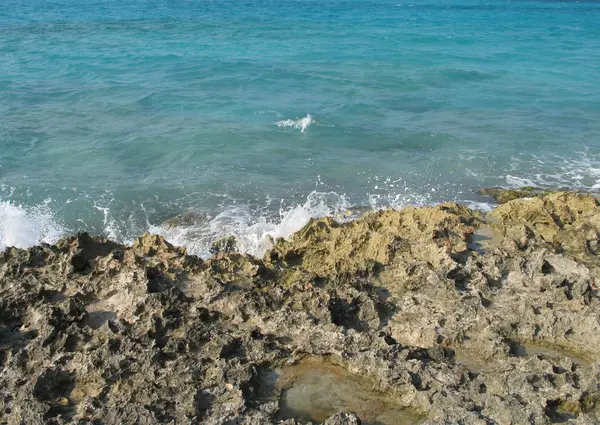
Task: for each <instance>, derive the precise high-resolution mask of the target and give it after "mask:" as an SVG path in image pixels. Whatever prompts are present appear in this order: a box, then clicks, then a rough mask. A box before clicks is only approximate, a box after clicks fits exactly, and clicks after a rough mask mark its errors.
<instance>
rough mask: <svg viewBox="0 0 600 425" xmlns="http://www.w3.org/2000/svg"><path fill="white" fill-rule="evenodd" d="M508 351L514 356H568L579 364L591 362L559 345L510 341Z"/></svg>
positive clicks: (552, 357)
mask: <svg viewBox="0 0 600 425" xmlns="http://www.w3.org/2000/svg"><path fill="white" fill-rule="evenodd" d="M510 353H511V354H512V355H513V356H515V357H532V356H537V355H542V356H544V357H548V358H551V359H556V360H560V359H564V358H569V359H571V361H572V362H573V363H575V364H577V365H580V366H581V365H589V364H591V363H593V362H591V361H590V359H588V358H585V357H583V356H581V355H579V354H577V353H573V352H571V351H568V350H565V349H563V348H560V347H554V346H548V345H542V344H533V343H523V342H517V341H512V342H511V343H510Z"/></svg>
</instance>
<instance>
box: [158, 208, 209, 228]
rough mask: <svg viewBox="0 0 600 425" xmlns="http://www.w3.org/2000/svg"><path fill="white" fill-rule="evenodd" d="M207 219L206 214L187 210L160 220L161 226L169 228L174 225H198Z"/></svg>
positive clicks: (174, 226)
mask: <svg viewBox="0 0 600 425" xmlns="http://www.w3.org/2000/svg"><path fill="white" fill-rule="evenodd" d="M207 221H208V217H207V216H206V214H203V213H198V212H194V211H189V212H187V213H184V214H180V215H176V216H174V217H171V218H168V219H166V220H165V221H163V222H162V224H161V227H163V228H165V229H167V230H169V229H173V228H176V227H199V226H201V225H202V224H204V223H206V222H207Z"/></svg>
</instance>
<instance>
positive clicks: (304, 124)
mask: <svg viewBox="0 0 600 425" xmlns="http://www.w3.org/2000/svg"><path fill="white" fill-rule="evenodd" d="M314 122H315V120H314V119H313V117H312V116H311V115H310V114H306V116H305V117H304V118H299V119H297V120H282V121H277V122H276V123H275V125H277V127H292V128H295V129H296V130H300V132H301V133H304V132H305V131H306V129H307V128H308V126H309V125H311V124H312V123H314Z"/></svg>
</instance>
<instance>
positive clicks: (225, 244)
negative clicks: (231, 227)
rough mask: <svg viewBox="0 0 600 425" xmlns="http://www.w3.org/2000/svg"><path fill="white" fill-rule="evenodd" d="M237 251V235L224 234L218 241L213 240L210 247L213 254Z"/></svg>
mask: <svg viewBox="0 0 600 425" xmlns="http://www.w3.org/2000/svg"><path fill="white" fill-rule="evenodd" d="M236 251H237V239H236V238H235V236H224V237H222V238H221V239H219V240H218V241H216V242H213V243H212V245H211V247H210V253H211V254H213V255H217V254H231V253H232V252H236Z"/></svg>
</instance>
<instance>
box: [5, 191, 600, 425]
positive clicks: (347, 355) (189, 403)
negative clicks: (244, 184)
mask: <svg viewBox="0 0 600 425" xmlns="http://www.w3.org/2000/svg"><path fill="white" fill-rule="evenodd" d="M524 193H525V194H526V193H527V191H524ZM505 200H506V203H504V204H502V205H500V206H498V207H497V208H496V209H494V210H493V211H492V212H490V213H488V214H485V215H484V214H482V213H480V212H477V211H473V210H470V209H468V208H466V207H464V206H461V205H458V204H455V203H445V204H441V205H438V206H435V207H429V208H420V209H416V208H406V209H404V210H401V211H392V210H388V211H380V212H372V213H368V214H366V215H364V216H363V217H361V218H360V219H358V220H355V221H352V222H349V223H344V224H340V223H337V222H336V221H334V220H333V219H330V218H323V219H317V220H312V221H311V222H310V223H309V224H308V225H306V226H305V227H304V228H303V229H302V230H301V231H299V232H298V233H296V234H295V235H293V236H292V237H291V238H290V239H289V240H287V241H285V240H278V241H275V244H274V247H273V248H272V249H271V250H270V251H269V252H267V253H266V255H265V257H264V258H262V259H259V258H254V257H251V256H248V255H244V254H240V253H237V252H235V251H234V245H235V243H234V241H231V240H227V241H225V243H223V244H221V245H218V244H217V245H215V249H214V252H215V255H214V256H213V257H212V258H210V259H208V260H206V261H203V260H202V259H200V258H197V257H194V256H188V255H186V252H185V250H184V249H183V248H178V247H175V246H172V245H170V244H169V243H167V242H166V241H165V240H163V239H162V238H161V237H158V236H152V235H144V236H142V237H141V238H139V239H137V240H136V241H135V243H134V244H133V246H131V247H125V246H121V245H118V244H115V243H113V242H110V241H108V240H105V239H102V238H96V237H90V236H88V235H87V234H80V235H78V236H76V237H70V238H66V239H63V240H61V241H60V242H59V243H58V244H56V245H53V246H49V245H44V246H38V247H34V248H30V249H27V250H21V249H14V248H12V249H7V250H6V251H5V252H4V253H3V254H0V423H2V424H10V425H16V424H62V423H73V424H156V423H161V424H193V423H206V424H248V425H249V424H276V423H284V424H288V425H292V424H297V423H302V424H306V423H308V422H310V421H312V422H313V423H325V424H328V425H334V424H335V425H341V424H360V423H362V424H377V425H381V424H385V425H394V424H423V425H426V424H464V425H470V424H482V425H490V424H506V425H508V424H515V425H518V424H552V423H566V424H598V423H600V298H599V292H598V289H599V285H600V205H599V203H598V201H597V200H596V199H595V198H594V197H592V196H590V195H584V194H576V193H562V192H561V193H542V194H536V196H535V197H534V198H532V199H519V196H513V195H510V196H506V199H505Z"/></svg>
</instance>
